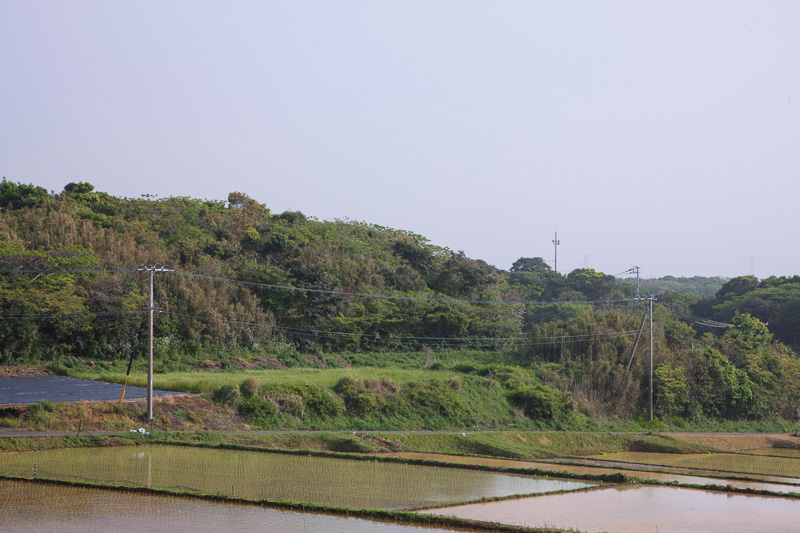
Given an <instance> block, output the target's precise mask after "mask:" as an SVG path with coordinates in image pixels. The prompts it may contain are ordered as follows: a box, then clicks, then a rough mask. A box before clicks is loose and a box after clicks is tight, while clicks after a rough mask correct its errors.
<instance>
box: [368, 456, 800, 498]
mask: <svg viewBox="0 0 800 533" xmlns="http://www.w3.org/2000/svg"><path fill="white" fill-rule="evenodd" d="M382 455H384V456H386V457H398V458H404V459H417V460H426V461H439V462H442V463H452V464H471V465H485V466H498V467H508V468H535V469H538V470H547V471H549V472H553V473H558V472H568V473H570V474H589V475H601V474H615V473H617V472H621V473H624V474H626V475H629V476H633V477H638V478H642V479H653V480H656V481H662V482H664V483H671V482H674V483H678V484H681V485H726V486H727V485H730V486H732V487H735V488H737V489H751V490H768V491H772V492H779V493H800V484H790V483H792V482H795V483H800V480H797V479H782V478H770V479H782V480H783V481H785V482H786V483H764V482H758V481H742V480H736V479H725V478H721V477H702V476H694V475H689V474H670V473H664V472H652V471H649V470H630V469H624V470H623V469H619V468H614V466H613V464H612V463H608V466H606V467H600V466H579V465H571V464H562V463H542V462H535V461H519V460H514V459H495V458H490V457H469V456H464V455H447V454H438V453H419V452H396V453H389V454H382ZM629 466H634V465H629Z"/></svg>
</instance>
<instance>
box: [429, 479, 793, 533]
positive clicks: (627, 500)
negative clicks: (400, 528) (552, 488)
mask: <svg viewBox="0 0 800 533" xmlns="http://www.w3.org/2000/svg"><path fill="white" fill-rule="evenodd" d="M425 512H426V513H437V514H443V515H454V516H458V517H461V518H473V519H479V520H487V521H497V522H502V523H506V524H515V525H526V526H534V527H537V526H538V527H543V526H545V525H547V526H551V527H559V528H569V527H571V528H575V529H578V530H580V531H584V532H587V533H588V532H595V531H614V532H619V533H629V532H631V533H632V532H636V533H642V532H658V533H671V532H674V533H685V532H686V531H703V532H708V533H750V532H753V531H770V532H781V531H786V532H789V531H797V530H798V522H797V520H798V517H799V516H800V500H795V499H788V498H780V497H775V496H750V495H742V494H731V493H723V492H711V491H702V490H694V489H685V488H674V487H652V486H641V485H640V486H637V485H630V486H622V487H615V488H605V489H600V490H593V491H588V492H576V493H571V494H554V495H549V496H538V497H532V498H522V499H518V500H506V501H500V502H491V503H476V504H471V505H464V506H458V507H448V508H445V509H438V510H433V511H431V510H426V511H425Z"/></svg>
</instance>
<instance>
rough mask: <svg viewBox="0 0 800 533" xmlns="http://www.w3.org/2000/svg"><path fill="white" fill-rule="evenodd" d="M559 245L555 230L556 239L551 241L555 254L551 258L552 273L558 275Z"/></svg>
mask: <svg viewBox="0 0 800 533" xmlns="http://www.w3.org/2000/svg"><path fill="white" fill-rule="evenodd" d="M559 244H561V241H559V240H558V230H556V238H555V239H553V246H555V249H556V254H555V257H554V258H553V272H555V273H556V274H558V245H559Z"/></svg>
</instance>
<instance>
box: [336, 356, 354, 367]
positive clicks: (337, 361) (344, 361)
mask: <svg viewBox="0 0 800 533" xmlns="http://www.w3.org/2000/svg"><path fill="white" fill-rule="evenodd" d="M333 360H334V361H336V363H337V364H338V365H340V366H343V367H345V368H353V365H351V364H350V363H348V362H347V361H346V360H345V359H342V358H341V357H334V358H333Z"/></svg>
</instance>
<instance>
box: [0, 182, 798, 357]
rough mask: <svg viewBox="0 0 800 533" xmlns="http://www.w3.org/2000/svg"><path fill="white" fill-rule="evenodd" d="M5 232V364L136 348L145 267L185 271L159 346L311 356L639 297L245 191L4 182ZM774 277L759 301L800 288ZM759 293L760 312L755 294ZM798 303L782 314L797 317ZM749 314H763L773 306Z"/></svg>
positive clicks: (517, 324)
mask: <svg viewBox="0 0 800 533" xmlns="http://www.w3.org/2000/svg"><path fill="white" fill-rule="evenodd" d="M0 242H1V244H0V268H2V269H4V270H5V271H6V274H4V275H3V276H2V278H0V297H2V313H3V314H4V315H6V318H7V319H6V320H3V321H0V350H2V358H3V361H12V360H31V359H42V358H45V359H48V358H52V357H56V356H59V355H64V354H71V353H80V354H81V355H82V356H84V357H92V358H103V357H108V356H109V354H113V355H114V356H116V357H125V356H126V354H127V353H130V351H131V350H140V349H141V347H142V343H141V339H140V336H141V335H142V333H143V330H144V328H143V324H144V321H145V319H146V316H145V314H144V313H143V312H142V310H143V308H145V307H146V306H147V302H146V300H147V279H148V278H147V276H146V274H145V273H142V272H137V271H136V267H137V266H138V265H145V264H166V265H170V266H171V268H172V269H174V270H175V272H173V273H159V274H157V275H156V306H157V307H159V309H160V311H161V316H160V317H159V320H158V321H157V340H158V342H159V343H161V344H162V348H163V349H164V350H166V351H170V350H176V351H183V352H186V351H188V352H191V351H196V350H199V349H200V348H201V347H207V346H211V345H217V346H227V347H237V348H242V349H258V348H263V347H264V346H266V345H267V344H269V343H271V342H283V343H288V344H290V345H291V346H292V347H293V348H294V349H297V350H300V351H307V352H313V351H315V350H319V349H324V350H331V351H344V350H349V351H359V350H373V349H412V350H417V349H419V348H420V347H422V346H423V345H430V346H441V347H445V346H455V347H460V346H469V347H477V348H502V347H504V346H507V345H508V344H509V343H510V342H512V343H513V339H515V338H516V337H518V336H519V335H520V334H521V333H530V332H531V331H533V329H534V326H535V325H536V324H539V323H541V322H548V321H551V320H553V319H562V318H564V317H565V316H568V315H569V314H570V313H571V312H574V309H573V310H572V311H570V309H572V308H570V307H569V306H567V307H564V306H563V305H562V306H561V307H558V311H555V312H554V311H553V309H552V307H553V306H551V308H549V309H548V308H543V307H541V306H533V305H530V302H553V301H558V302H565V301H570V302H577V301H588V300H601V299H614V298H625V297H632V296H633V294H634V291H635V288H634V287H633V286H632V285H630V284H621V283H617V282H616V280H615V278H614V277H613V276H609V275H606V274H603V273H601V272H596V271H595V270H592V269H578V270H575V271H573V272H570V273H568V274H566V275H561V274H558V273H556V272H553V271H552V269H551V268H550V267H549V265H548V264H547V263H546V262H545V261H544V260H543V259H541V258H520V259H519V260H518V261H516V262H515V263H514V264H513V265H512V266H511V268H510V269H509V271H502V270H498V269H497V268H495V267H493V266H491V265H488V264H487V263H485V262H483V261H480V260H473V259H470V258H468V257H466V256H465V254H464V253H463V252H455V251H452V250H449V249H447V248H443V247H439V246H435V245H433V244H431V243H430V242H428V240H427V239H425V238H424V237H422V236H420V235H416V234H413V233H410V232H407V231H403V230H397V229H391V228H385V227H380V226H376V225H373V224H368V223H365V222H356V221H350V220H335V221H320V220H317V219H315V218H313V217H308V216H306V215H304V214H303V213H300V212H291V211H287V212H284V213H280V214H276V213H271V212H270V210H269V209H268V207H266V206H264V205H262V204H260V203H258V202H257V201H256V200H254V199H252V198H250V197H249V196H247V195H246V194H243V193H239V192H232V193H230V195H229V197H228V201H227V202H222V201H213V200H198V199H193V198H189V197H175V198H165V199H154V198H149V197H143V198H139V199H123V198H116V197H113V196H111V195H109V194H106V193H104V192H97V191H95V190H94V187H93V186H92V185H91V184H88V183H83V182H77V183H69V184H67V185H66V186H65V188H64V190H63V191H62V192H60V193H57V194H50V193H48V191H47V190H46V189H44V188H42V187H37V186H36V185H26V184H21V183H14V182H11V181H7V180H6V179H3V181H2V183H0ZM51 271H61V272H59V273H50V272H51ZM63 271H71V272H68V273H64V272H63ZM208 278H213V279H208ZM736 279H737V280H738V279H739V278H736ZM770 280H771V281H767V280H765V282H764V283H766V285H765V286H764V287H763V290H762V291H761V292H760V293H759V294H760V295H761V297H762V299H763V297H764V295H767V296H768V295H770V294H772V293H780V294H785V293H786V291H785V289H786V287H788V286H791V287H797V286H800V285H797V284H792V285H786V287H783V288H780V287H779V285H780V284H779V283H778V281H780V280H773V279H772V278H770ZM235 281H236V282H246V283H236V282H235ZM663 281H665V282H670V283H672V284H673V285H675V284H677V285H675V287H676V288H677V287H682V286H686V285H687V283H688V284H689V285H692V286H694V287H695V289H694V290H691V291H689V292H695V293H696V292H697V290H704V288H705V287H707V286H708V285H709V283H713V280H709V279H706V278H688V279H686V278H669V279H667V278H664V279H663ZM790 281H792V280H790ZM732 285H736V280H731V282H728V283H727V284H726V286H725V287H727V288H726V289H725V291H721V292H724V294H721V295H717V296H715V297H714V298H715V299H712V300H708V301H706V300H699V297H698V296H692V295H689V294H685V293H683V292H680V293H678V292H676V291H675V290H672V291H667V293H665V294H664V296H663V301H664V302H665V303H667V304H668V305H669V306H671V308H673V309H675V310H677V311H678V312H681V313H683V315H682V316H684V317H685V316H691V315H692V314H693V313H694V314H698V313H701V311H704V312H707V313H709V314H713V315H714V317H718V318H717V320H724V321H728V322H729V321H730V320H731V319H732V317H733V315H734V314H735V312H736V311H737V310H738V308H737V307H736V305H738V304H737V303H736V302H739V301H743V300H742V298H743V297H744V296H743V294H744V292H743V291H744V290H745V289H753V288H754V286H753V284H752V283H749V284H747V283H746V284H745V285H746V287H745V288H744V289H743V288H742V287H739V286H738V285H736V287H735V288H731V286H732ZM756 285H758V283H757V282H756ZM644 287H645V288H647V287H648V285H647V284H645V285H644ZM669 287H670V288H672V287H671V286H669ZM699 287H703V289H699ZM370 295H374V296H378V297H374V296H370ZM748 298H749V299H748V300H747V302H749V304H752V305H751V307H754V305H755V304H753V302H755V301H756V300H758V298H756V299H753V298H750V297H748ZM758 301H761V300H758ZM795 301H796V299H795ZM486 302H493V303H486ZM498 302H502V303H498ZM526 303H528V304H529V305H525V304H526ZM573 307H574V306H573ZM784 307H786V306H784ZM784 307H782V308H781V309H784ZM792 309H793V308H791V309H790V308H787V310H786V311H785V312H783V311H782V313H783V315H781V316H775V317H773V318H772V320H777V321H778V322H780V321H781V320H782V318H781V317H783V320H784V322H786V320H789V319H791V316H794V315H792V314H791V313H793V312H794V311H792ZM747 311H749V312H753V314H754V315H756V316H758V313H759V312H761V311H763V309H760V308H759V309H747ZM704 316H708V315H704ZM767 319H770V317H767ZM784 329H786V330H787V331H788V329H790V328H788V327H785V328H784ZM782 333H785V334H786V335H787V336H790V335H791V333H790V332H783V331H782Z"/></svg>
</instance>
